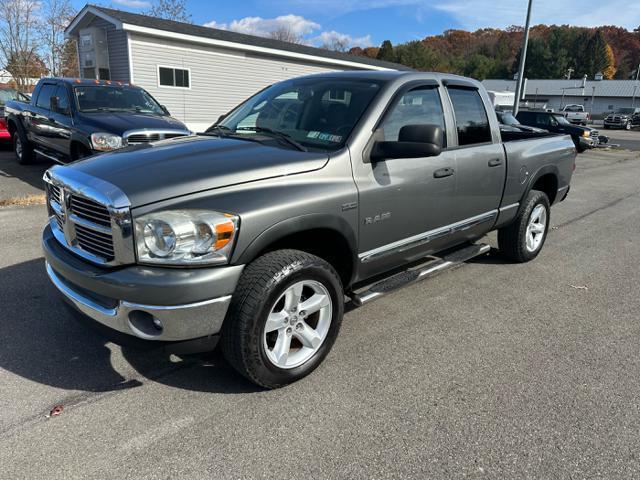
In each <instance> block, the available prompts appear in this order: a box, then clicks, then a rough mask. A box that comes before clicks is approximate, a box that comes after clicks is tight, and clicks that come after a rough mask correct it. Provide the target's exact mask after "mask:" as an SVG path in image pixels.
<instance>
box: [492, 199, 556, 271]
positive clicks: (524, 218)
mask: <svg viewBox="0 0 640 480" xmlns="http://www.w3.org/2000/svg"><path fill="white" fill-rule="evenodd" d="M538 205H542V206H544V208H545V210H546V224H545V228H544V232H543V233H542V235H543V236H542V241H541V242H540V244H539V245H538V246H537V248H536V249H535V250H534V251H530V250H529V249H528V248H527V227H528V225H529V220H530V218H531V214H532V213H533V211H534V209H535V208H536V207H537V206H538ZM550 213H551V208H550V206H549V198H548V197H547V195H546V194H545V193H544V192H540V191H538V190H531V191H530V192H529V194H528V195H527V197H526V198H525V200H524V203H523V205H522V207H521V209H520V212H519V213H518V216H517V217H516V219H515V220H514V221H513V223H512V224H511V225H509V226H508V227H505V228H501V229H500V230H498V248H499V250H500V253H501V254H502V255H504V256H505V257H506V258H507V259H509V260H511V261H512V262H516V263H524V262H529V261H531V260H533V259H534V258H536V257H537V256H538V254H539V253H540V251H541V250H542V247H543V246H544V242H545V241H546V239H547V233H548V232H549V223H550V220H551V215H550Z"/></svg>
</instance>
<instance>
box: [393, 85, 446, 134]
mask: <svg viewBox="0 0 640 480" xmlns="http://www.w3.org/2000/svg"><path fill="white" fill-rule="evenodd" d="M405 125H438V126H439V127H440V128H442V131H443V132H444V131H445V124H444V112H443V111H442V103H441V101H440V94H439V93H438V89H437V88H435V87H419V88H415V89H413V90H409V91H408V92H406V93H405V94H404V95H402V96H401V97H400V98H398V99H397V100H396V101H395V103H394V104H393V105H392V107H391V110H390V111H389V113H388V115H387V117H386V118H385V119H384V122H383V123H382V129H383V132H384V139H385V140H386V141H389V142H395V141H398V134H399V133H400V129H401V128H402V127H404V126H405Z"/></svg>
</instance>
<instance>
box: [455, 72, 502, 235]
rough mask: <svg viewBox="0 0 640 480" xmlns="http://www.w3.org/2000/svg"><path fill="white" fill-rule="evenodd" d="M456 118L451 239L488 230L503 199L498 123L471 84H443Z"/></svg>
mask: <svg viewBox="0 0 640 480" xmlns="http://www.w3.org/2000/svg"><path fill="white" fill-rule="evenodd" d="M446 90H447V93H448V96H449V99H450V101H451V107H452V109H453V115H454V118H455V126H456V134H457V145H456V146H455V148H454V150H453V151H454V152H455V156H456V172H455V179H456V186H455V198H454V201H453V202H452V205H451V217H450V219H451V223H452V224H453V228H452V232H453V240H454V241H456V242H458V241H461V240H465V239H473V238H476V237H478V236H481V235H483V234H484V233H486V232H488V231H489V230H490V229H491V227H492V226H493V224H494V222H495V219H496V218H497V214H498V206H499V205H500V202H501V200H502V193H503V189H504V182H505V175H506V171H507V165H506V158H505V153H504V148H503V147H502V143H500V138H499V135H494V132H495V131H496V129H497V122H496V121H495V120H494V121H493V122H492V121H491V120H490V118H489V115H488V111H489V109H490V105H488V104H486V102H485V101H484V99H483V97H482V95H481V94H480V92H479V90H478V89H477V88H476V87H475V86H474V85H473V84H470V85H464V84H460V83H458V82H456V83H449V84H447V85H446Z"/></svg>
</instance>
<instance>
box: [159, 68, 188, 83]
mask: <svg viewBox="0 0 640 480" xmlns="http://www.w3.org/2000/svg"><path fill="white" fill-rule="evenodd" d="M158 84H159V85H160V86H161V87H178V88H189V86H190V83H189V70H186V69H181V68H173V67H158Z"/></svg>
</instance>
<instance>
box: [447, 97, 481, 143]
mask: <svg viewBox="0 0 640 480" xmlns="http://www.w3.org/2000/svg"><path fill="white" fill-rule="evenodd" d="M447 91H448V92H449V97H450V98H451V103H452V104H453V111H454V113H455V116H456V128H457V130H458V145H460V146H464V145H474V144H476V143H488V142H491V140H492V139H491V127H490V126H489V118H488V117H487V111H486V110H485V108H484V103H483V102H482V98H481V97H480V93H479V92H478V91H477V90H475V89H468V88H456V87H448V88H447Z"/></svg>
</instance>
